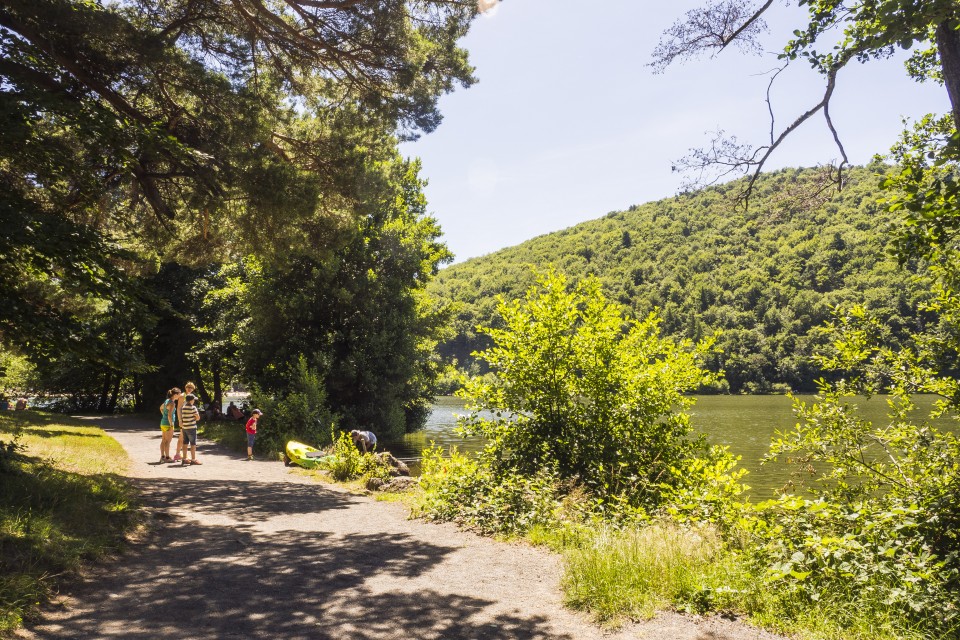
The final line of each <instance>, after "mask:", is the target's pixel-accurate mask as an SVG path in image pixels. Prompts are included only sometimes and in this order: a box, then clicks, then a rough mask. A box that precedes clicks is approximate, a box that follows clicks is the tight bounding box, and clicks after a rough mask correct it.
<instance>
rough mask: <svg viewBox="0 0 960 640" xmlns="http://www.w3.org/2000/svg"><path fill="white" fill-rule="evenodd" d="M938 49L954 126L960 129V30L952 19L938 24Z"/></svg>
mask: <svg viewBox="0 0 960 640" xmlns="http://www.w3.org/2000/svg"><path fill="white" fill-rule="evenodd" d="M937 50H938V51H939V53H940V66H941V69H942V70H943V83H944V84H945V85H946V86H947V95H948V96H950V107H951V112H952V113H953V126H954V127H956V129H957V130H958V131H960V31H958V30H957V29H956V28H954V25H953V24H952V22H951V21H944V22H941V23H940V24H939V25H937Z"/></svg>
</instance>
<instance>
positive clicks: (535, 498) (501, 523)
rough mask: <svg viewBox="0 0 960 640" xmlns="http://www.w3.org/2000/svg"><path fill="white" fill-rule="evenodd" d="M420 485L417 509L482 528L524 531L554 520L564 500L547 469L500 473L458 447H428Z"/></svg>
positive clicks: (496, 531)
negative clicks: (533, 471) (532, 473)
mask: <svg viewBox="0 0 960 640" xmlns="http://www.w3.org/2000/svg"><path fill="white" fill-rule="evenodd" d="M420 486H421V488H423V489H424V491H423V492H422V494H421V495H420V502H419V504H418V505H417V506H416V507H415V509H414V513H416V514H417V515H419V516H421V517H424V518H427V519H430V520H440V521H453V522H456V523H458V524H460V525H461V526H463V527H465V528H467V529H471V530H473V531H477V532H480V533H484V534H505V535H509V534H522V533H524V532H526V531H527V530H529V529H530V528H531V527H533V526H535V525H543V524H553V523H554V522H555V519H556V514H557V512H558V511H559V510H560V509H561V505H562V500H563V496H562V495H561V492H560V490H559V486H560V483H559V479H558V477H557V476H556V474H554V473H551V472H550V471H548V470H541V471H540V472H538V473H536V474H534V475H533V476H521V475H519V474H515V473H507V474H504V475H500V476H497V475H495V474H493V473H492V471H491V470H490V468H489V467H488V466H486V465H483V464H480V463H479V462H478V460H477V459H476V458H473V457H470V456H467V455H464V454H462V453H460V452H459V451H457V449H456V447H453V448H451V450H450V452H449V454H448V455H447V456H444V451H443V449H442V448H440V447H436V446H431V447H430V448H427V449H424V451H423V459H422V460H421V462H420Z"/></svg>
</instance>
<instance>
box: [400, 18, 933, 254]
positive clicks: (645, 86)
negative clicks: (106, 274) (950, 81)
mask: <svg viewBox="0 0 960 640" xmlns="http://www.w3.org/2000/svg"><path fill="white" fill-rule="evenodd" d="M700 4H701V2H695V1H693V0H677V1H674V2H669V3H666V2H664V3H661V2H640V1H638V0H603V2H591V3H585V2H574V1H573V0H506V2H503V3H502V4H500V5H499V6H498V7H497V8H496V10H495V11H493V12H491V13H490V14H487V15H485V16H482V17H481V18H479V19H478V20H477V21H476V22H475V24H474V26H473V28H472V29H471V32H470V34H469V35H468V36H467V37H466V38H465V39H464V40H463V41H462V45H463V46H464V47H466V48H467V49H468V50H469V52H470V59H471V62H472V64H473V65H474V66H475V67H476V76H477V77H478V78H479V80H480V81H479V82H478V83H477V84H475V85H474V86H473V87H471V88H470V89H466V90H464V89H458V90H457V91H456V92H454V93H452V94H450V95H448V96H446V97H444V98H443V99H442V100H441V102H440V109H441V112H442V113H443V116H444V119H443V123H442V124H441V125H440V127H439V128H438V129H437V130H436V131H434V132H433V133H431V134H428V135H425V136H423V137H422V138H420V139H419V140H417V141H415V142H410V143H405V144H404V145H403V146H402V147H401V151H402V153H404V154H405V155H408V156H417V157H420V158H421V159H422V161H423V172H422V176H423V177H425V178H427V179H428V180H429V185H428V186H427V188H426V194H427V198H428V200H429V211H430V212H431V213H432V214H433V215H434V216H435V217H436V218H437V219H438V220H439V222H440V224H441V226H442V228H443V231H444V240H445V242H446V243H447V245H448V246H449V247H450V249H451V250H452V251H453V252H454V253H455V254H456V260H457V261H458V262H459V261H463V260H466V259H467V258H471V257H474V256H479V255H484V254H487V253H490V252H493V251H496V250H497V249H501V248H503V247H507V246H512V245H515V244H519V243H520V242H523V241H524V240H527V239H529V238H532V237H535V236H538V235H541V234H544V233H549V232H552V231H557V230H559V229H564V228H566V227H570V226H573V225H575V224H578V223H580V222H583V221H585V220H591V219H594V218H598V217H601V216H603V215H604V214H605V213H607V212H608V211H613V210H620V209H625V208H627V207H628V206H630V205H631V204H642V203H644V202H649V201H651V200H658V199H661V198H664V197H668V196H672V195H674V194H675V193H677V191H678V190H679V188H680V185H681V182H682V178H681V176H679V175H677V174H675V173H672V172H671V169H670V167H671V163H672V162H673V161H675V160H677V159H679V158H681V157H683V156H684V155H686V154H687V152H688V151H689V149H691V148H693V147H699V146H703V145H705V144H706V143H707V142H708V140H709V138H710V135H709V134H710V132H714V131H716V130H717V129H723V130H724V131H726V132H727V133H728V134H733V135H736V136H737V138H738V139H739V140H740V141H742V142H751V143H753V144H756V145H759V144H763V143H764V142H765V141H766V140H767V139H768V137H769V119H768V115H767V105H766V103H765V102H764V96H765V92H766V87H767V84H768V81H769V76H768V75H767V74H768V72H769V71H770V70H771V69H773V68H774V67H776V66H777V65H778V61H777V60H776V58H775V56H774V55H773V54H774V52H775V51H777V50H779V49H780V48H782V45H783V43H784V42H785V41H786V40H787V39H788V38H789V37H790V34H791V32H792V31H793V29H795V28H797V27H799V26H801V25H802V24H803V22H802V17H803V13H798V11H799V10H798V9H797V8H796V7H792V8H790V7H785V8H781V9H778V10H777V11H776V12H775V13H774V14H772V15H771V17H772V20H770V21H769V26H770V33H769V34H768V35H767V36H765V42H767V43H768V45H769V46H768V47H767V48H768V49H769V51H770V52H771V53H769V54H767V55H765V56H755V55H747V54H743V53H741V52H739V51H737V50H735V49H730V50H728V51H725V52H723V53H721V54H720V55H719V56H717V57H714V58H712V59H702V60H697V61H691V62H687V63H684V64H682V65H674V66H672V67H670V68H668V69H667V71H666V72H665V73H663V74H661V75H654V74H653V72H652V70H651V69H650V68H649V67H648V66H646V65H647V64H648V63H649V62H650V60H651V52H652V51H653V49H654V47H655V46H656V44H657V42H658V41H659V40H660V35H661V33H662V32H663V31H664V30H665V29H667V28H668V27H669V26H670V25H671V24H673V23H674V22H675V21H676V20H678V19H680V18H682V16H683V14H684V13H686V11H688V10H690V9H692V8H695V7H697V6H700ZM798 16H799V17H800V21H798V20H797V17H798ZM791 17H792V18H793V20H792V21H791ZM901 60H902V57H901V58H900V59H898V60H890V61H883V62H873V63H870V64H867V65H860V64H854V65H851V67H849V68H848V69H846V70H844V71H843V72H841V74H840V76H839V78H838V86H837V89H836V91H835V93H834V97H833V101H832V106H831V114H832V116H833V120H834V122H835V124H836V125H837V128H838V129H839V132H840V135H841V139H842V141H843V143H844V146H845V148H846V150H847V155H848V157H849V158H850V160H851V162H853V163H855V164H862V163H865V162H867V161H869V160H870V158H871V157H872V156H873V154H875V153H878V152H886V151H887V150H888V149H889V147H890V146H891V144H892V143H893V142H894V141H895V140H896V138H897V134H898V133H899V131H900V130H901V128H902V125H901V119H902V118H903V117H913V118H915V117H919V116H921V115H923V114H924V113H927V112H931V111H935V112H941V113H942V112H945V111H947V109H948V106H949V105H948V101H947V96H946V91H945V89H943V88H942V87H939V86H936V85H933V84H927V85H918V84H916V83H915V82H913V81H912V80H910V79H909V78H907V76H906V73H905V72H904V70H903V65H902V62H901ZM822 93H823V80H822V78H820V77H819V76H817V75H815V74H813V73H812V72H810V71H809V70H808V68H806V67H805V66H803V65H802V64H794V66H793V67H792V68H791V69H790V71H789V72H788V73H787V74H785V75H781V76H780V78H779V79H778V80H777V84H776V85H775V91H774V94H773V104H774V107H775V108H776V110H777V117H778V123H779V124H781V125H784V124H786V123H788V122H790V121H792V120H793V119H794V118H795V117H796V115H798V114H799V113H801V112H803V111H804V110H806V109H807V108H809V107H810V106H812V105H813V104H815V103H816V102H818V101H819V99H820V97H821V96H822ZM838 157H839V153H838V151H837V149H836V147H835V146H834V145H833V143H832V139H831V137H830V134H829V132H828V131H827V129H826V126H825V125H824V122H823V118H822V116H819V115H818V116H815V117H814V118H813V119H812V120H811V121H808V123H807V124H805V125H804V126H803V127H802V128H801V129H800V130H799V131H798V132H796V133H795V134H794V135H793V136H792V138H791V140H790V141H789V142H788V143H787V144H786V145H785V146H783V147H782V148H781V149H780V150H779V151H778V152H777V154H776V155H775V156H774V157H773V158H772V160H771V162H770V163H769V165H768V168H769V169H775V168H778V167H784V166H813V165H816V164H822V163H825V162H828V161H831V160H834V159H837V158H838Z"/></svg>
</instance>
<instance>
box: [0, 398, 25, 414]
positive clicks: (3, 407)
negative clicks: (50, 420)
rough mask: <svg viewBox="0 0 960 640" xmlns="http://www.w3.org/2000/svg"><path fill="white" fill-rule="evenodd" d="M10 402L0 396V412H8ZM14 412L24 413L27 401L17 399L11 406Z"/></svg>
mask: <svg viewBox="0 0 960 640" xmlns="http://www.w3.org/2000/svg"><path fill="white" fill-rule="evenodd" d="M10 408H11V407H10V401H9V400H7V397H6V396H0V411H9V410H10ZM13 409H14V411H25V410H26V409H27V399H26V398H17V400H16V402H15V403H14V406H13Z"/></svg>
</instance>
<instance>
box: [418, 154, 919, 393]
mask: <svg viewBox="0 0 960 640" xmlns="http://www.w3.org/2000/svg"><path fill="white" fill-rule="evenodd" d="M877 171H879V172H884V171H886V169H885V168H884V167H882V166H880V165H875V166H873V167H871V168H854V169H851V170H849V171H848V177H847V186H846V188H845V189H844V190H843V191H842V192H840V193H836V192H823V193H821V194H820V195H818V196H817V199H816V200H815V201H814V202H813V203H812V204H811V202H810V201H809V200H808V194H809V192H810V188H811V187H813V188H818V185H819V184H820V179H821V174H820V172H819V171H818V170H814V169H806V170H794V169H790V170H783V171H778V172H775V173H769V174H764V175H763V176H761V177H760V178H759V179H758V180H757V182H756V184H755V186H754V196H753V199H752V201H751V206H750V209H749V210H748V211H745V212H744V211H741V210H738V209H737V207H736V199H735V198H736V194H737V193H738V192H739V191H740V189H741V187H742V184H741V183H731V184H728V185H721V186H716V187H710V188H707V189H704V190H702V191H699V192H696V193H691V194H686V195H683V196H679V197H678V198H670V199H665V200H662V201H659V202H653V203H648V204H645V205H635V206H632V207H630V209H629V210H627V211H619V212H613V213H610V214H608V215H607V216H606V217H604V218H601V219H598V220H594V221H591V222H586V223H583V224H580V225H577V226H575V227H572V228H570V229H566V230H564V231H560V232H557V233H552V234H548V235H545V236H541V237H539V238H534V239H533V240H530V241H527V242H525V243H523V244H521V245H518V246H516V247H512V248H509V249H504V250H501V251H499V252H496V253H494V254H491V255H490V256H486V257H483V258H477V259H474V260H468V261H466V262H464V263H462V264H456V265H453V266H451V267H449V268H447V269H444V270H443V271H442V272H441V273H440V274H439V276H438V278H437V279H436V280H435V281H434V282H433V283H431V285H430V289H431V290H432V291H434V292H435V293H436V295H438V296H440V297H442V298H444V299H447V300H451V301H454V302H456V303H457V304H458V305H459V310H458V311H457V320H456V323H455V324H456V332H457V333H456V336H455V337H453V338H451V339H450V340H448V341H446V342H444V343H443V344H442V346H441V351H442V353H443V354H444V356H445V357H449V358H452V359H456V360H457V362H458V363H459V364H460V365H461V366H462V367H465V368H466V367H469V366H471V363H473V360H472V359H471V357H470V353H471V352H472V351H474V350H482V349H484V348H486V347H487V346H488V342H487V338H486V336H485V335H483V334H479V335H478V334H477V333H476V332H475V327H476V326H477V325H484V326H498V325H497V324H496V322H498V320H497V316H496V314H495V309H494V302H493V301H494V298H495V295H496V294H498V293H503V294H504V295H505V296H507V297H519V296H520V295H522V292H523V290H524V289H525V288H527V287H528V286H530V284H531V282H532V272H531V271H530V269H529V267H528V265H531V264H533V265H542V264H554V265H556V267H557V269H558V270H562V271H563V272H564V273H566V274H567V275H568V276H569V277H571V278H572V279H575V280H578V279H581V278H583V277H586V276H587V275H588V274H593V275H595V276H596V277H597V278H598V279H599V281H600V282H601V283H602V285H603V288H604V293H605V295H607V296H608V297H609V298H610V299H611V300H616V301H617V302H619V303H621V304H623V305H624V306H626V307H628V308H629V309H630V310H631V313H632V315H633V316H634V317H643V316H644V315H646V314H647V313H649V312H650V311H652V310H654V309H658V310H659V313H660V316H661V318H662V331H663V332H664V334H665V335H668V336H672V337H675V338H680V337H688V338H692V339H699V338H702V337H704V336H707V335H710V334H712V333H713V332H714V331H716V330H721V331H722V332H723V333H722V335H721V336H720V338H719V339H718V342H717V346H718V348H719V351H720V352H719V353H717V354H713V355H711V356H709V358H708V366H709V368H710V369H711V370H712V371H720V370H723V371H724V372H725V376H726V379H727V381H728V385H729V390H730V391H732V392H735V393H738V392H744V391H751V392H758V391H759V392H763V391H770V390H774V389H782V388H783V387H784V386H789V387H791V388H793V389H797V390H804V391H813V390H814V389H815V384H814V383H815V380H816V379H817V378H818V377H820V376H821V375H826V376H828V377H829V376H832V375H834V374H832V373H830V372H826V371H824V370H823V369H822V367H820V366H819V365H818V364H817V363H815V362H814V361H813V360H812V359H811V358H810V356H811V355H812V354H813V353H814V351H815V350H816V349H817V348H819V347H823V346H826V345H827V344H828V342H829V340H828V339H827V337H826V336H825V335H823V334H822V333H821V332H820V331H819V327H820V326H821V325H823V323H824V322H826V321H827V320H829V319H830V317H831V315H830V314H831V310H832V308H833V307H834V306H835V305H837V304H841V303H845V304H862V305H864V306H866V307H867V308H869V309H871V310H873V311H875V312H876V313H878V314H880V315H882V316H884V317H885V318H887V319H888V323H889V325H890V337H891V339H892V340H893V341H895V342H899V343H904V342H906V341H908V340H909V335H910V332H913V331H918V330H921V329H923V328H925V327H928V326H930V325H931V324H932V323H934V322H935V321H936V320H935V314H933V313H932V312H929V311H922V310H919V309H918V306H919V305H921V303H923V302H925V301H927V300H929V299H930V298H931V297H932V296H931V293H930V291H929V284H926V285H925V284H923V283H922V282H921V281H918V280H916V279H915V278H914V277H913V276H912V275H911V274H910V273H909V272H905V271H903V270H901V269H900V268H899V267H898V264H897V260H896V259H895V258H893V257H892V256H890V255H889V254H888V253H887V249H888V248H889V247H890V246H891V244H892V242H891V239H890V237H889V236H888V235H887V234H886V233H885V230H886V229H887V228H888V226H889V225H890V224H892V222H893V220H894V219H895V216H894V215H892V214H890V213H889V212H887V211H884V210H883V209H882V208H881V205H880V204H878V202H877V191H878V190H877V188H876V186H875V185H876V182H877V178H876V176H875V172H877ZM685 229H686V232H685V231H684V230H685ZM625 233H629V235H630V238H631V240H630V243H629V246H625V245H624V243H623V236H624V234H625ZM585 246H586V247H591V248H592V249H593V257H592V259H591V261H590V262H589V263H588V262H586V260H585V259H584V258H583V257H582V255H579V254H577V249H579V248H582V247H585ZM479 364H480V365H481V366H482V362H481V363H479ZM776 385H779V386H776ZM716 389H721V390H722V389H726V387H717V388H716Z"/></svg>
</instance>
